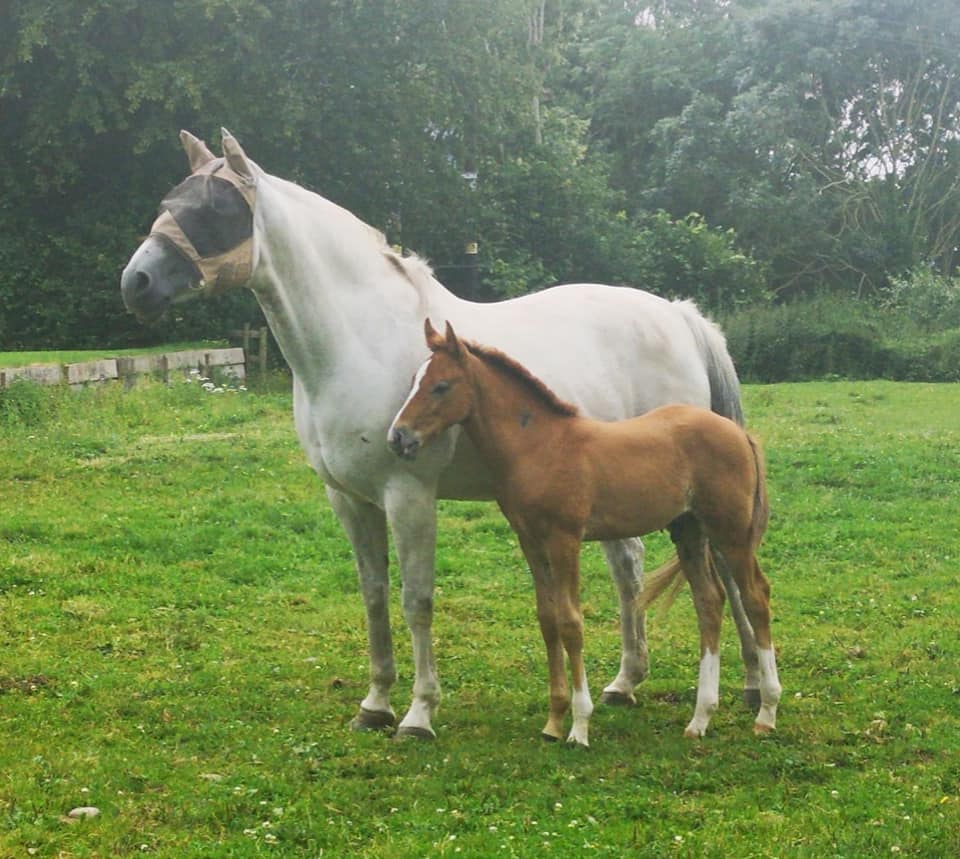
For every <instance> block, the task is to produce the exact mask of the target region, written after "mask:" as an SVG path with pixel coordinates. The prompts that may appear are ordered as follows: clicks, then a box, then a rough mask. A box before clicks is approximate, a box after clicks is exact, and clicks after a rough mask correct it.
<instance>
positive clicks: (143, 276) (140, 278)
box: [133, 271, 150, 295]
mask: <svg viewBox="0 0 960 859" xmlns="http://www.w3.org/2000/svg"><path fill="white" fill-rule="evenodd" d="M149 288H150V275H149V274H147V273H146V272H145V271H138V272H137V273H136V274H135V275H134V281H133V291H134V294H136V295H143V293H145V292H146V291H147V290H148V289H149Z"/></svg>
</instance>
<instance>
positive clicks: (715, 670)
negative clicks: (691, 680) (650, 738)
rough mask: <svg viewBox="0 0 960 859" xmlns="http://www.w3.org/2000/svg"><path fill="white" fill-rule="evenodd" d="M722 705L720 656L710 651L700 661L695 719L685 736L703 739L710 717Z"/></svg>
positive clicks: (691, 721) (692, 720) (688, 726)
mask: <svg viewBox="0 0 960 859" xmlns="http://www.w3.org/2000/svg"><path fill="white" fill-rule="evenodd" d="M719 704H720V654H719V653H711V652H710V651H709V650H708V651H706V653H704V654H703V658H702V659H701V660H700V677H699V680H698V682H697V706H696V708H695V709H694V711H693V719H691V720H690V724H689V725H687V729H686V730H685V731H684V734H685V735H686V736H688V737H702V736H703V735H704V734H705V733H706V732H707V725H708V724H709V723H710V717H711V716H712V715H713V714H714V713H715V712H716V710H717V707H718V706H719Z"/></svg>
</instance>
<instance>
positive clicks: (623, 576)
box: [600, 538, 649, 704]
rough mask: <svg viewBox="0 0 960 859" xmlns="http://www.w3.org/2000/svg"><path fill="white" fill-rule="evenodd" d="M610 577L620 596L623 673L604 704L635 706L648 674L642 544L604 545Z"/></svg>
mask: <svg viewBox="0 0 960 859" xmlns="http://www.w3.org/2000/svg"><path fill="white" fill-rule="evenodd" d="M603 551H604V553H605V554H606V556H607V564H608V566H609V567H610V575H611V576H612V577H613V581H614V584H615V585H616V586H617V593H618V595H619V597H620V636H621V640H622V649H621V652H620V671H619V673H618V674H617V676H616V677H615V678H614V680H613V682H612V683H610V685H609V686H607V687H606V689H604V690H603V695H602V697H601V699H600V700H601V701H602V702H603V703H604V704H636V703H637V699H636V697H635V696H634V694H633V690H634V687H635V686H636V685H637V684H638V683H640V682H641V681H642V680H644V679H646V676H647V672H648V671H649V657H648V655H647V633H646V619H645V615H644V613H643V611H641V610H640V608H639V605H638V602H639V599H640V595H641V593H642V592H643V543H642V542H641V541H640V540H638V539H636V538H631V539H629V540H615V541H612V542H609V543H604V544H603Z"/></svg>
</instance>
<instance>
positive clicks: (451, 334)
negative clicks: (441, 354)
mask: <svg viewBox="0 0 960 859" xmlns="http://www.w3.org/2000/svg"><path fill="white" fill-rule="evenodd" d="M444 339H445V340H446V341H447V351H448V352H449V353H450V354H451V355H459V354H460V340H459V338H458V337H457V332H456V331H454V330H453V326H452V325H451V324H450V321H449V320H447V333H446V335H445V337H444Z"/></svg>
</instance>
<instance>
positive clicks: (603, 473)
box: [570, 405, 758, 539]
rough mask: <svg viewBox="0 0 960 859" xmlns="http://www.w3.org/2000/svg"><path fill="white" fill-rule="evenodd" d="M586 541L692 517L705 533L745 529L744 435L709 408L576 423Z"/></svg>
mask: <svg viewBox="0 0 960 859" xmlns="http://www.w3.org/2000/svg"><path fill="white" fill-rule="evenodd" d="M570 430H571V432H572V433H574V434H575V435H576V436H577V437H578V438H579V439H580V440H581V443H580V444H579V445H575V447H578V448H579V449H580V450H581V451H582V454H581V456H582V459H581V468H582V472H583V474H582V479H583V481H584V483H585V486H586V494H587V495H588V496H589V500H590V508H591V512H590V516H589V521H588V524H587V534H586V537H587V539H608V538H609V537H610V536H613V535H616V536H640V535H643V534H648V533H650V532H651V531H656V530H659V529H661V528H664V527H666V526H667V525H668V524H669V523H670V522H672V521H673V520H674V519H675V518H676V517H677V516H679V515H681V514H682V513H685V512H688V511H689V512H693V513H695V514H696V515H697V516H698V518H700V519H701V520H702V521H703V524H704V525H705V526H707V527H708V528H709V529H710V530H716V531H718V532H720V531H724V530H726V531H735V532H738V533H740V532H742V529H744V528H749V524H750V521H751V517H752V514H753V504H754V494H755V490H756V485H757V479H758V471H757V462H756V459H755V456H754V452H753V449H752V448H751V444H750V440H749V438H748V436H747V434H746V432H744V430H743V429H742V428H741V427H739V426H738V425H737V424H735V423H734V422H733V421H731V420H728V419H727V418H724V417H721V416H719V415H717V414H715V413H714V412H711V411H709V410H707V409H701V408H697V407H695V406H686V405H670V406H662V407H660V408H658V409H654V410H653V411H651V412H648V413H647V414H645V415H642V416H641V417H637V418H631V419H629V420H624V421H615V422H612V423H604V422H602V421H594V420H590V419H587V418H578V419H576V420H575V421H574V422H573V423H572V424H571V425H570Z"/></svg>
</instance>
